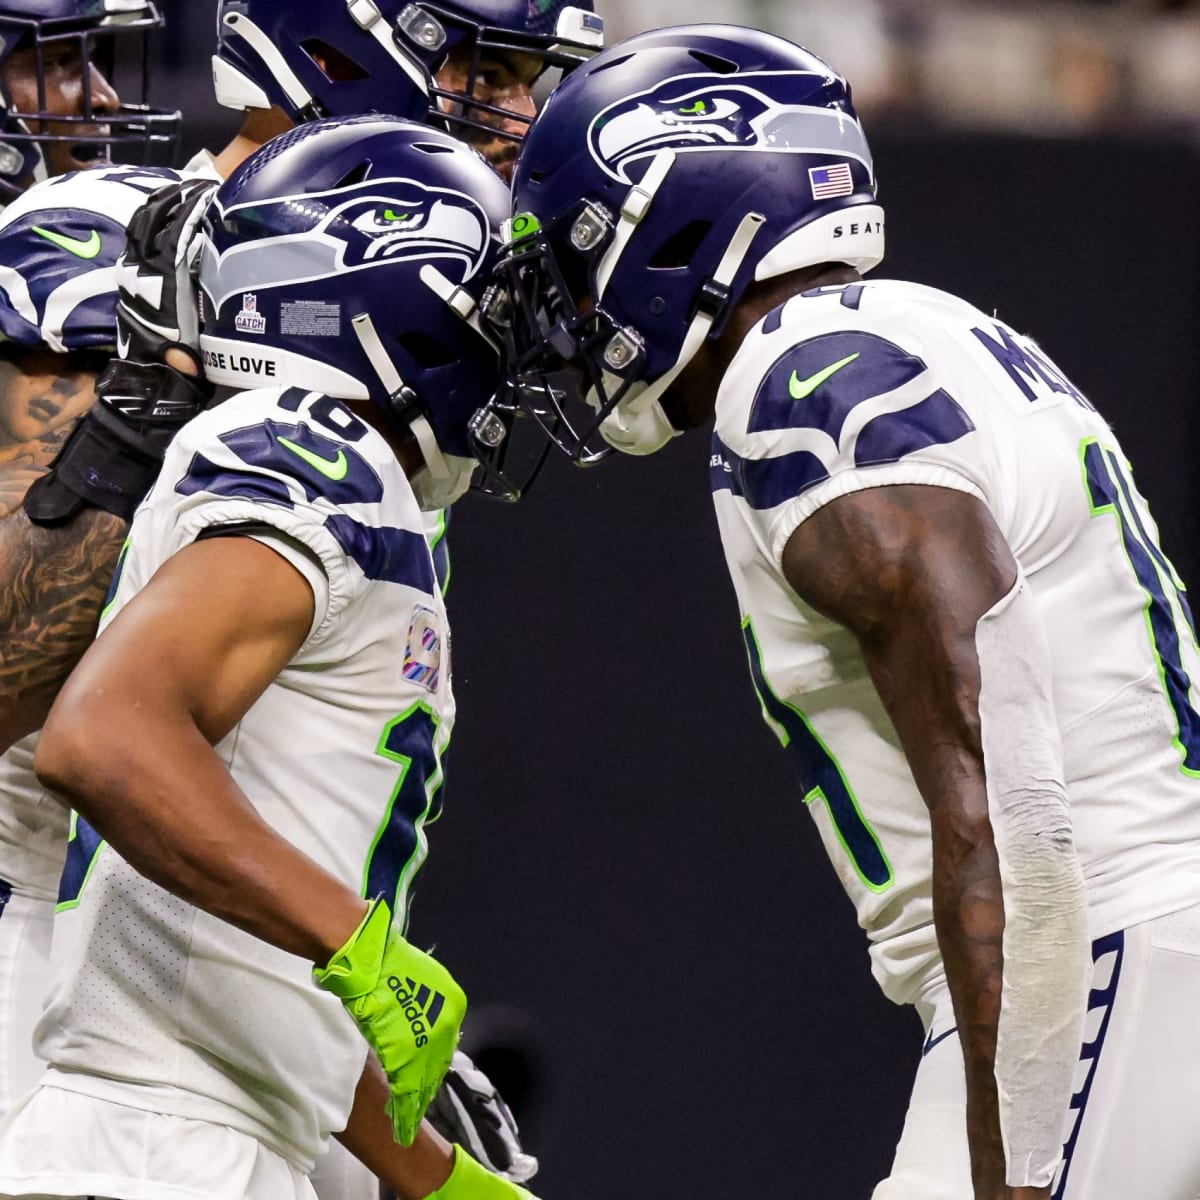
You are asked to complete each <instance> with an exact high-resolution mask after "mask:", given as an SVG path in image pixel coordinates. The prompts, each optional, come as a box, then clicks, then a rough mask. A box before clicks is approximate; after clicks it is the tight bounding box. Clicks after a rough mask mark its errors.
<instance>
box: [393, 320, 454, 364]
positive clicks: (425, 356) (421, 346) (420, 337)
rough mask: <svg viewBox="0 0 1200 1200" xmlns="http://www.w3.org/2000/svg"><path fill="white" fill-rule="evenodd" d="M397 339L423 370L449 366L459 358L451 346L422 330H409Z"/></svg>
mask: <svg viewBox="0 0 1200 1200" xmlns="http://www.w3.org/2000/svg"><path fill="white" fill-rule="evenodd" d="M396 341H397V343H398V344H399V345H400V347H401V349H403V351H404V352H405V354H407V355H408V356H409V357H410V358H411V359H412V360H413V361H414V362H415V363H416V364H417V365H418V366H419V367H420V368H421V369H422V370H423V371H432V370H436V369H437V368H438V367H446V366H449V365H450V364H451V363H452V362H454V361H455V360H456V359H457V358H458V355H457V354H456V353H455V352H454V351H453V350H451V349H450V347H449V346H445V345H443V344H442V343H441V342H439V341H438V340H437V339H436V338H432V337H430V336H429V335H428V334H427V333H422V332H421V331H420V330H416V329H410V330H407V331H406V332H404V333H402V334H400V335H398V336H397V338H396Z"/></svg>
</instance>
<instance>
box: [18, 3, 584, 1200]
mask: <svg viewBox="0 0 1200 1200" xmlns="http://www.w3.org/2000/svg"><path fill="white" fill-rule="evenodd" d="M9 7H11V8H13V9H20V8H21V7H22V5H20V4H16V3H14V4H12V5H10V6H9ZM130 7H131V8H132V7H136V6H130ZM146 7H149V6H146ZM57 8H59V9H61V10H62V11H63V12H68V11H69V12H70V13H71V14H73V15H74V17H75V19H74V21H73V22H72V23H71V24H70V25H69V28H70V30H71V32H72V35H73V36H76V37H77V36H78V30H79V29H80V28H83V27H85V25H87V24H88V22H85V21H84V18H83V17H82V16H81V15H80V14H83V13H86V12H90V11H91V8H92V5H91V3H90V0H88V2H86V3H85V2H84V0H74V2H73V3H68V2H67V0H60V3H59V4H58V5H57ZM589 9H590V3H589V0H584V3H583V6H582V7H579V8H564V7H563V6H562V5H561V4H552V5H549V6H546V7H545V8H544V11H543V9H542V8H540V7H539V9H538V10H537V11H534V10H533V9H531V8H529V7H527V6H525V5H524V4H516V5H508V6H505V7H504V8H503V9H502V10H501V11H497V10H496V9H495V7H494V6H489V5H480V4H478V3H477V2H476V0H463V2H461V3H459V2H455V3H450V4H443V5H425V6H422V7H420V8H416V7H411V6H406V5H403V4H401V3H399V2H398V0H381V2H380V3H379V4H378V5H376V4H374V3H366V4H361V3H360V4H355V5H353V6H342V5H329V4H325V3H315V2H310V3H297V2H295V0H288V2H284V0H238V2H237V3H234V2H232V0H222V3H220V4H219V5H218V32H219V42H218V47H217V52H216V55H215V57H214V63H213V71H214V80H215V84H216V90H217V94H218V97H219V98H220V99H221V100H222V102H223V103H225V104H227V105H230V106H232V107H234V108H237V109H241V110H244V111H245V113H246V117H245V121H244V124H243V126H242V129H241V130H240V132H239V134H238V135H237V136H236V137H235V138H234V139H233V140H232V141H231V143H230V144H229V145H228V146H227V147H225V148H224V149H223V150H222V151H221V152H219V153H218V154H216V155H215V156H214V155H211V154H208V153H207V152H202V153H201V154H200V155H197V157H196V158H195V159H194V160H193V161H192V162H191V163H189V164H188V167H187V168H186V169H185V174H186V175H189V176H191V175H196V176H199V177H200V178H202V179H208V180H215V179H218V178H220V177H222V176H224V175H227V174H228V173H229V172H231V171H232V170H233V169H234V168H235V167H236V166H237V165H238V164H239V163H240V162H241V161H243V160H244V159H245V157H246V156H247V155H248V154H250V153H251V152H252V151H253V150H254V149H255V148H256V147H257V146H259V145H261V144H262V143H263V142H265V141H266V140H268V139H269V138H270V137H272V136H273V135H275V134H276V133H278V132H280V131H284V130H286V129H288V128H289V127H291V126H292V124H293V123H294V122H303V121H306V120H311V119H312V118H313V117H314V116H317V115H321V114H327V113H332V114H342V115H348V114H352V113H355V112H359V111H364V110H372V109H380V110H388V111H402V112H409V113H412V114H414V115H418V116H426V115H428V114H429V113H430V112H431V109H433V110H436V112H437V114H439V115H438V117H437V119H438V120H443V119H445V120H450V121H451V122H452V124H453V127H454V128H455V129H456V130H460V131H464V132H465V133H466V134H467V135H469V136H470V138H471V139H472V140H473V142H474V144H477V145H478V146H479V148H480V149H482V150H484V151H485V152H486V153H487V154H489V156H490V157H491V158H492V159H493V161H496V162H497V164H498V165H499V166H501V167H503V161H502V160H504V159H505V158H506V157H509V156H510V155H511V147H513V146H514V145H515V141H514V138H515V137H517V136H518V135H519V133H520V132H521V131H522V130H523V128H524V125H525V124H527V122H528V117H529V115H530V114H531V113H532V104H531V100H530V94H529V87H528V83H529V79H530V78H531V77H532V75H533V74H535V73H536V72H535V68H537V67H538V66H539V65H540V66H541V67H546V68H550V69H559V68H562V67H563V66H566V65H570V64H571V63H573V62H576V61H578V60H579V59H580V58H581V57H583V56H585V55H586V54H587V53H589V52H590V51H591V50H594V49H595V48H596V46H597V45H598V43H599V39H600V36H601V29H602V26H601V24H600V22H599V19H598V18H596V17H595V16H594V15H592V14H591V12H590V11H589ZM4 11H5V7H4V4H3V2H2V0H0V13H2V12H4ZM133 16H134V14H133V13H132V11H131V12H126V13H123V14H122V15H121V17H120V18H119V21H120V28H122V29H125V28H126V27H127V26H128V25H129V23H130V22H132V21H133ZM418 18H419V19H418ZM97 20H99V19H95V20H92V19H90V18H89V21H90V24H91V25H95V24H96V23H97ZM103 20H104V22H109V23H112V22H116V21H117V20H118V18H104V19H103ZM43 24H45V22H43ZM402 26H403V27H402ZM56 28H57V26H56ZM47 36H48V35H47ZM431 69H432V70H434V71H435V72H436V75H435V77H434V78H433V79H431V78H430V76H429V74H428V70H431ZM96 87H97V88H98V87H99V85H98V84H97V85H96ZM87 103H88V104H89V105H90V108H89V109H88V110H87V111H91V112H95V111H98V110H99V108H100V107H101V105H100V103H99V101H97V100H95V99H92V100H89V101H88V102H87ZM109 107H110V108H111V107H112V103H111V102H110V104H109ZM509 109H513V110H515V111H513V112H512V113H510V112H509ZM39 128H40V127H39ZM87 132H88V134H89V137H90V138H93V139H94V137H95V136H98V135H96V134H95V132H94V131H93V130H92V129H91V127H90V126H89V127H88V130H87ZM102 132H105V136H109V135H110V133H111V131H102ZM114 136H115V135H114ZM34 145H35V146H36V143H34ZM31 153H32V151H31ZM178 178H179V176H178V175H176V174H169V173H164V172H158V173H157V174H154V173H150V172H146V171H142V170H139V171H134V170H132V169H112V170H105V171H103V172H92V173H90V174H89V175H87V176H86V177H85V176H80V175H70V176H67V177H66V178H64V179H63V180H62V181H60V182H56V183H54V184H53V185H52V186H50V187H42V188H37V189H34V190H33V191H32V192H31V193H29V194H27V195H26V196H24V197H22V198H21V199H20V200H19V201H18V202H17V203H16V204H14V205H13V206H12V207H11V208H10V209H9V211H8V212H7V213H6V214H5V215H4V217H3V218H0V264H3V266H0V272H2V273H3V274H4V276H5V279H7V280H12V285H11V286H8V285H6V287H5V289H4V294H3V296H2V297H0V329H2V332H3V333H4V335H5V337H6V338H7V339H8V341H7V343H6V347H5V349H4V350H2V351H0V354H2V355H3V361H0V368H3V370H4V371H5V372H6V373H7V376H6V378H5V379H4V380H3V381H2V384H3V386H2V387H0V411H4V412H11V413H13V414H14V415H13V416H12V418H11V419H9V420H8V421H6V422H4V426H5V428H6V430H7V445H0V498H3V500H4V507H3V511H2V512H0V565H2V567H3V576H4V578H5V580H6V584H5V586H4V587H3V588H0V635H2V636H0V745H2V746H8V745H10V744H11V743H12V742H13V741H14V739H15V738H17V737H18V736H20V735H22V734H26V733H29V732H30V731H32V730H36V729H37V728H38V727H39V726H40V725H41V722H42V719H43V718H44V715H45V712H46V711H47V709H48V707H49V704H50V702H51V701H52V699H53V696H54V694H55V693H56V691H57V689H58V686H59V684H60V682H61V680H62V679H63V678H64V677H65V675H66V673H67V672H68V671H69V669H70V667H71V665H72V664H73V663H74V662H75V661H76V660H77V658H78V656H79V655H80V654H81V653H82V652H83V650H84V648H85V647H86V646H87V644H88V642H89V641H90V639H91V637H92V635H93V633H94V628H95V621H96V618H97V615H98V613H99V609H100V604H101V600H102V597H103V595H104V591H105V588H106V587H107V583H108V580H109V579H110V577H111V575H112V571H113V567H114V565H115V563H116V559H117V554H118V551H119V549H120V545H121V542H122V539H123V538H124V535H125V530H126V526H127V522H128V518H129V515H130V514H131V513H132V511H133V508H134V507H135V506H136V504H137V502H138V500H139V499H140V497H141V495H142V494H143V493H144V492H145V490H146V488H147V487H148V486H149V483H150V481H151V480H152V478H153V476H154V474H155V472H156V471H157V468H158V464H159V462H160V461H161V456H162V451H163V447H164V446H165V444H166V441H167V440H169V437H170V435H171V433H172V432H173V431H174V430H175V429H176V428H178V427H179V426H180V425H181V424H183V422H184V421H185V420H186V419H187V418H188V417H189V416H190V415H191V414H193V413H194V412H196V411H198V410H199V409H200V408H202V407H203V406H204V405H205V404H206V403H207V400H208V393H207V391H205V390H203V389H197V388H196V387H195V386H194V385H193V384H192V383H191V382H190V380H191V379H192V378H193V377H194V373H195V372H196V371H197V369H198V365H197V364H198V357H197V355H196V353H195V350H194V348H193V346H192V343H193V341H194V327H195V319H196V318H195V313H194V305H189V304H188V303H187V302H186V296H185V293H186V292H187V291H188V270H189V260H188V246H189V236H190V232H191V230H193V229H194V227H195V225H196V222H197V220H198V218H199V216H200V213H201V211H202V208H201V206H202V203H203V201H204V200H205V199H206V191H205V190H204V189H203V188H202V187H201V186H200V185H196V184H189V185H187V186H185V187H183V188H180V189H176V190H175V192H173V193H172V194H171V195H170V196H169V197H167V198H165V199H164V198H163V197H162V195H161V193H160V195H159V197H156V199H155V205H154V211H153V212H151V211H150V210H149V207H148V208H147V209H146V210H143V212H142V214H141V216H140V217H139V224H138V227H137V230H136V232H137V236H136V237H135V239H134V240H135V243H136V244H135V246H134V248H133V253H132V255H131V258H132V259H133V261H132V262H131V263H130V264H129V266H128V269H127V271H126V273H125V274H126V279H127V281H128V282H129V286H130V288H131V289H133V291H132V292H131V293H130V294H129V295H127V302H128V304H129V306H130V307H128V308H127V309H126V310H125V311H126V317H127V321H126V335H127V336H128V337H130V338H133V339H135V346H134V347H133V353H134V355H135V357H139V358H142V359H145V360H147V361H146V363H145V365H144V368H143V369H142V370H140V371H139V372H138V374H137V375H136V376H135V377H134V379H133V381H132V386H131V384H130V382H129V381H128V380H127V379H125V380H124V381H123V377H122V376H119V375H118V376H110V378H109V388H110V392H109V395H108V396H107V397H106V399H105V403H104V405H102V406H101V407H100V408H98V409H96V410H95V411H94V413H93V415H92V416H91V417H90V418H89V420H88V421H87V422H85V423H84V425H83V426H82V427H81V429H80V433H79V434H78V435H77V437H76V440H75V442H74V443H73V446H72V454H73V457H72V458H71V460H70V461H69V462H67V463H64V462H60V463H59V467H58V471H57V473H56V475H55V476H54V477H53V479H51V478H50V477H47V476H46V475H45V474H44V472H45V470H46V467H47V465H48V463H49V462H50V461H51V460H52V459H53V457H54V455H55V454H56V453H57V452H58V450H59V449H60V447H61V444H62V442H63V441H64V440H65V439H66V437H67V436H68V434H69V433H70V432H71V430H72V427H73V426H74V425H75V423H76V421H77V420H78V418H79V417H80V415H81V414H82V413H84V412H85V411H87V410H88V409H89V407H90V406H91V404H92V402H93V399H94V385H95V381H96V377H97V374H98V372H99V371H100V370H101V369H102V367H103V365H104V362H105V360H106V359H107V358H108V356H109V355H110V354H111V352H112V350H113V348H114V346H115V343H116V326H115V322H114V320H113V309H114V302H115V292H116V288H115V282H114V271H113V267H114V264H115V262H116V259H117V256H118V255H119V254H120V253H121V252H122V249H123V248H124V246H125V241H126V234H125V229H126V226H127V225H128V224H129V222H130V219H131V217H132V215H133V213H134V211H135V210H136V209H137V208H138V207H139V206H141V205H142V204H143V202H145V201H146V200H147V197H148V195H149V194H150V193H151V192H153V191H154V189H156V188H161V187H162V186H163V184H164V182H166V181H168V180H171V179H178ZM39 281H41V282H39ZM51 285H52V286H51ZM181 300H183V301H185V302H184V303H183V306H182V311H179V302H180V301H181ZM68 301H73V302H74V307H72V306H71V304H69V303H67V302H68ZM189 308H190V309H191V311H189ZM24 347H28V349H27V350H26V349H22V348H24ZM131 369H132V368H131ZM4 432H5V430H4V429H0V436H3V434H4ZM34 480H40V481H41V483H40V486H39V488H38V490H37V491H36V492H34V493H33V494H32V495H31V496H30V497H29V499H28V512H26V511H22V510H20V509H17V510H16V511H13V508H14V506H16V505H18V504H19V503H20V500H21V497H22V496H24V495H25V494H26V491H27V489H28V487H29V485H30V483H31V482H33V481H34ZM435 541H436V536H435ZM437 549H438V567H439V571H443V572H444V570H445V560H444V553H445V547H444V542H438V543H437ZM32 754H33V739H32V738H29V739H27V740H25V741H23V742H21V743H20V744H18V745H17V746H15V747H13V749H12V750H11V751H9V753H8V755H7V756H6V757H5V760H4V761H3V763H0V895H3V896H5V897H7V896H10V895H11V901H10V902H9V904H8V907H7V908H6V909H5V910H4V912H5V920H4V922H3V924H2V925H0V963H3V970H2V971H0V1026H3V1030H4V1034H3V1036H2V1037H0V1112H2V1111H6V1110H7V1108H8V1107H9V1106H10V1105H11V1103H12V1101H13V1099H14V1098H15V1097H16V1096H17V1095H19V1094H20V1093H21V1092H23V1091H24V1090H25V1089H26V1088H27V1087H29V1086H31V1085H32V1083H33V1082H35V1081H36V1078H37V1076H38V1074H40V1071H41V1063H40V1062H39V1061H38V1060H37V1059H36V1058H34V1056H33V1055H32V1053H31V1051H30V1032H31V1029H32V1023H33V1021H34V1020H35V1019H36V1015H37V1013H38V1012H39V1011H40V1008H41V997H42V995H43V994H44V991H45V985H46V978H45V964H46V961H47V956H48V947H49V935H50V921H51V913H52V909H53V905H54V902H55V898H56V896H57V894H58V887H59V877H60V875H61V871H62V861H63V854H64V852H65V845H66V835H67V828H66V814H65V812H63V810H62V809H61V807H60V806H59V805H58V804H57V802H56V801H54V800H53V799H52V798H50V797H48V796H47V795H46V794H45V793H44V792H43V791H42V789H41V788H40V787H38V786H37V785H36V781H35V779H34V777H33V774H32V765H31V764H32ZM464 1066H465V1064H464ZM462 1078H463V1079H464V1080H466V1079H477V1078H478V1073H477V1072H471V1071H469V1070H464V1073H463V1075H462ZM464 1095H465V1096H468V1097H470V1096H473V1097H474V1101H473V1103H474V1104H475V1106H476V1110H477V1111H478V1112H480V1113H482V1114H485V1124H481V1125H480V1126H479V1127H478V1128H477V1129H470V1128H468V1127H467V1126H466V1125H464V1124H463V1122H462V1121H461V1112H460V1111H459V1110H460V1109H461V1107H462V1106H461V1104H460V1105H459V1106H458V1108H456V1109H455V1110H454V1112H455V1113H457V1115H455V1116H454V1117H453V1119H448V1120H443V1121H441V1123H440V1126H441V1128H443V1129H444V1130H446V1131H447V1132H451V1133H453V1134H455V1135H461V1136H465V1137H466V1138H467V1139H468V1141H469V1144H471V1145H472V1147H473V1148H474V1149H476V1150H477V1151H481V1150H482V1149H483V1145H482V1144H481V1143H480V1142H479V1140H478V1136H477V1135H478V1134H480V1133H481V1132H482V1131H484V1130H485V1129H490V1130H491V1132H492V1134H493V1135H494V1136H490V1137H489V1138H488V1143H489V1145H490V1148H491V1153H490V1154H489V1155H485V1156H484V1160H485V1161H490V1163H491V1165H493V1166H495V1167H496V1168H497V1169H499V1170H502V1171H505V1172H507V1173H509V1174H511V1175H512V1176H513V1177H514V1178H517V1179H522V1178H527V1177H528V1175H529V1174H530V1173H531V1171H532V1169H533V1167H534V1166H535V1164H534V1162H533V1160H532V1159H530V1158H529V1157H528V1156H525V1155H523V1154H522V1153H521V1152H520V1149H519V1146H517V1145H516V1143H515V1140H514V1139H513V1138H512V1136H511V1132H510V1121H509V1119H508V1118H507V1114H506V1110H504V1108H503V1104H502V1102H500V1101H499V1100H498V1099H497V1098H495V1096H494V1091H493V1090H492V1089H490V1088H488V1087H483V1088H479V1087H476V1086H466V1087H465V1090H464ZM443 1107H444V1106H443ZM446 1115H447V1116H450V1115H451V1114H450V1113H449V1111H447V1113H446ZM338 1159H339V1156H338V1155H337V1153H336V1151H335V1153H334V1155H333V1156H332V1159H331V1162H330V1163H327V1164H325V1165H324V1166H323V1167H322V1170H323V1171H328V1172H331V1173H334V1172H338V1171H340V1170H341V1169H342V1168H341V1167H337V1166H336V1165H334V1164H335V1163H336V1162H337V1161H338ZM342 1161H343V1162H344V1158H343V1159H342ZM346 1169H347V1170H354V1168H352V1167H349V1168H346ZM355 1173H356V1174H357V1175H358V1176H359V1177H360V1178H361V1172H355ZM323 1183H324V1181H323ZM344 1194H348V1193H347V1192H346V1191H345V1189H343V1188H340V1187H339V1186H336V1185H330V1186H329V1187H328V1188H326V1187H325V1186H323V1188H322V1196H323V1198H324V1200H336V1198H338V1197H340V1196H342V1195H344Z"/></svg>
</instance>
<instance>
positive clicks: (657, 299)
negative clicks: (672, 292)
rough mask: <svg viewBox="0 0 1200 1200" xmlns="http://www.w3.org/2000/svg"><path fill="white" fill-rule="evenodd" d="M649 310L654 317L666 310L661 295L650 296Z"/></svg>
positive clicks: (665, 303) (665, 304)
mask: <svg viewBox="0 0 1200 1200" xmlns="http://www.w3.org/2000/svg"><path fill="white" fill-rule="evenodd" d="M650 311H651V312H652V313H653V314H654V315H655V316H656V317H661V316H662V315H663V313H665V312H666V311H667V302H666V301H665V300H664V299H663V298H662V297H661V296H652V297H651V298H650Z"/></svg>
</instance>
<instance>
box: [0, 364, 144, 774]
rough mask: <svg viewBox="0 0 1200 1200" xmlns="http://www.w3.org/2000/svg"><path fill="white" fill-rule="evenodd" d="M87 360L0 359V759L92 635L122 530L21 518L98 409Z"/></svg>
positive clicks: (36, 724)
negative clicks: (45, 524)
mask: <svg viewBox="0 0 1200 1200" xmlns="http://www.w3.org/2000/svg"><path fill="white" fill-rule="evenodd" d="M98 366H99V363H98V362H97V356H95V355H91V354H55V353H53V352H51V351H49V350H45V349H38V350H29V351H17V350H14V348H12V347H10V348H9V349H8V353H7V354H6V355H5V356H4V357H0V750H4V749H7V748H8V746H10V745H11V744H12V743H13V742H14V741H15V740H16V739H17V738H19V737H21V736H23V735H24V734H26V733H31V732H33V730H35V729H38V728H40V727H41V724H42V721H43V720H44V718H45V716H46V713H47V712H48V711H49V708H50V705H51V703H52V702H53V700H54V697H55V695H56V694H57V692H58V689H59V686H60V685H61V683H62V681H63V680H64V679H65V678H66V677H67V675H68V673H69V672H70V670H71V668H72V667H73V666H74V664H75V663H76V662H77V661H78V659H79V656H80V655H81V654H82V653H83V651H84V650H85V649H86V648H87V646H88V643H89V642H90V641H91V640H92V637H93V636H94V634H95V632H96V621H97V618H98V615H99V612H100V604H101V602H102V600H103V598H104V593H105V590H106V589H107V587H108V581H109V579H110V577H111V576H112V572H113V568H114V566H115V565H116V559H117V554H118V552H119V550H120V547H121V541H122V539H123V538H124V536H125V522H124V521H122V520H120V519H119V518H117V517H113V516H110V515H109V514H108V513H103V512H97V511H92V510H85V511H83V512H81V513H79V515H78V516H77V517H75V518H74V519H73V520H71V521H70V522H68V523H66V524H65V525H62V526H58V527H56V528H51V529H43V528H38V527H36V526H34V525H33V524H31V522H30V521H29V519H28V518H27V517H26V516H25V514H24V513H23V512H22V511H21V508H20V505H21V500H22V498H23V497H24V495H25V492H26V490H27V489H28V487H29V485H30V484H31V483H32V482H33V481H34V480H35V479H37V478H38V477H39V476H40V475H42V474H44V473H45V471H46V468H47V467H48V466H49V464H50V462H51V461H52V460H53V459H54V456H55V455H56V454H57V453H58V451H59V450H60V449H61V447H62V444H63V442H65V441H66V439H67V436H68V435H69V434H70V432H71V430H72V429H73V428H74V427H75V425H76V423H77V422H78V420H79V418H80V417H81V416H82V415H83V414H84V413H85V412H87V410H88V409H89V408H90V407H91V406H92V403H93V401H94V400H95V392H94V385H95V380H96V370H97V368H98Z"/></svg>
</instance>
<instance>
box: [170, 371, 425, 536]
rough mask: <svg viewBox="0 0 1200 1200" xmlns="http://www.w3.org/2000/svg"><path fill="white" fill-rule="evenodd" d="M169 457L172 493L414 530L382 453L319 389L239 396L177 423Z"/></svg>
mask: <svg viewBox="0 0 1200 1200" xmlns="http://www.w3.org/2000/svg"><path fill="white" fill-rule="evenodd" d="M170 457H171V460H172V461H173V462H174V463H175V464H176V466H177V468H178V472H179V473H180V477H179V478H178V480H177V482H176V485H175V490H176V492H177V493H180V494H192V493H206V494H211V495H214V496H222V495H229V496H236V495H245V496H250V495H255V496H257V498H258V499H260V500H262V501H263V502H265V503H274V504H278V505H283V506H285V507H290V508H297V507H300V506H305V507H309V508H319V509H320V510H321V511H322V512H323V513H326V514H328V513H329V512H330V511H331V510H335V509H341V510H349V511H351V512H353V513H354V514H355V515H356V517H369V518H370V519H373V520H380V521H385V522H386V521H394V520H396V519H397V517H403V518H406V519H407V520H408V521H411V523H413V524H414V526H415V527H419V524H420V514H419V511H418V509H417V507H416V500H415V498H414V497H413V494H412V489H411V487H410V485H409V483H408V480H407V477H406V476H405V474H404V470H403V468H402V467H401V466H400V463H399V461H398V460H397V459H396V456H395V454H394V453H393V451H392V449H391V447H390V446H389V445H388V444H387V442H386V441H385V440H384V439H383V437H382V436H381V435H380V434H379V433H378V432H377V431H376V430H375V429H373V428H372V427H371V426H370V425H369V424H368V423H367V422H366V421H363V420H362V419H361V418H360V417H358V416H356V415H355V414H354V413H353V412H352V411H351V410H350V408H349V407H348V406H347V405H346V404H345V403H344V402H343V401H341V400H337V399H334V398H333V397H330V396H326V395H323V394H322V393H320V392H312V391H308V390H306V389H304V388H298V387H296V388H270V387H268V388H256V389H254V390H252V391H246V392H239V393H237V394H236V395H234V396H231V397H230V398H229V399H228V400H225V401H223V402H222V403H220V404H217V405H215V406H214V407H212V408H210V409H208V410H207V411H206V412H204V413H202V414H201V415H200V416H198V417H197V418H196V419H195V420H193V421H190V422H189V423H188V424H187V425H186V426H184V428H183V429H182V430H181V431H180V433H179V434H178V435H177V436H176V439H175V442H174V443H173V444H172V447H171V454H170Z"/></svg>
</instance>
